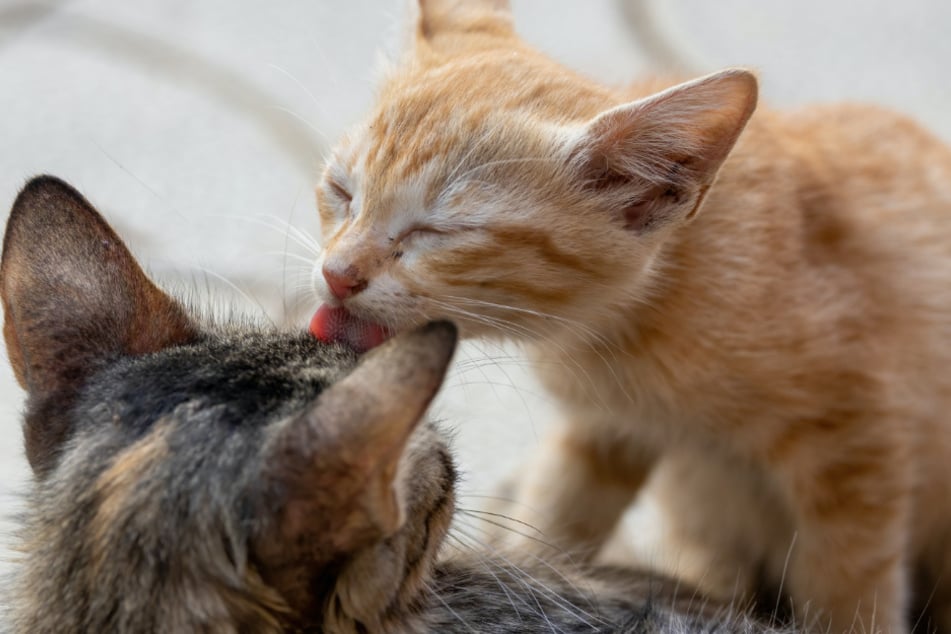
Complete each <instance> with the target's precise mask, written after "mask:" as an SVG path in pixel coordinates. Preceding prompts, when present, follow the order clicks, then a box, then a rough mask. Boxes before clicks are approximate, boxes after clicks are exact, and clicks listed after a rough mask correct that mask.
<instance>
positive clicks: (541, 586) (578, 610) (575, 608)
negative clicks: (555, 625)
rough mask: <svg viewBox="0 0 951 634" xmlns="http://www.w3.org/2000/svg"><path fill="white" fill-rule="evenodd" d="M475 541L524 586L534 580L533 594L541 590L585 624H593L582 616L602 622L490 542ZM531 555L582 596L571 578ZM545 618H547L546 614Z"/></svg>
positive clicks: (592, 625)
mask: <svg viewBox="0 0 951 634" xmlns="http://www.w3.org/2000/svg"><path fill="white" fill-rule="evenodd" d="M490 523H491V522H490ZM469 528H473V529H476V530H480V529H478V527H475V526H469ZM462 534H463V535H465V536H467V537H469V538H470V539H475V538H473V537H472V536H471V535H468V534H466V533H465V532H463V533H462ZM476 541H477V543H479V545H480V547H481V548H483V549H487V550H489V551H490V552H491V553H492V555H493V556H495V557H498V558H499V559H501V560H502V561H503V562H505V563H506V564H507V565H509V566H511V567H512V568H513V569H514V570H515V571H517V572H518V573H519V574H520V575H521V580H522V581H521V582H522V584H523V585H524V586H525V587H526V588H529V586H528V585H527V584H526V583H525V581H524V580H525V579H529V580H532V581H534V582H535V584H537V586H536V587H534V588H531V589H530V591H531V592H532V593H533V594H534V591H536V590H537V591H539V592H541V593H542V594H543V595H545V596H546V597H547V598H548V599H549V600H550V601H552V602H553V603H555V604H557V605H560V606H561V607H562V608H564V609H566V610H568V611H569V612H572V613H573V614H574V615H575V616H577V617H578V618H580V619H582V620H583V621H585V622H586V624H587V625H588V626H590V627H594V624H593V623H591V622H588V621H587V620H586V619H584V617H590V618H591V619H594V620H595V621H600V622H603V621H602V619H601V618H600V617H599V616H598V615H596V614H591V613H590V612H588V611H587V610H585V609H583V608H582V607H581V606H579V605H577V604H574V603H572V602H570V601H568V600H567V599H565V598H563V597H562V596H561V595H560V594H558V593H557V592H556V591H555V590H553V589H552V588H551V587H550V586H549V585H548V584H546V583H544V582H542V580H541V579H539V578H538V577H535V576H532V575H529V574H528V573H526V572H525V570H524V569H523V568H522V567H521V566H519V565H517V564H516V563H515V562H513V561H512V560H511V559H510V558H509V557H507V556H506V555H505V554H504V553H502V552H501V551H500V550H499V549H497V548H495V547H493V546H492V545H491V544H488V543H485V542H481V541H479V540H476ZM531 556H532V559H535V560H536V561H538V562H540V563H542V564H543V565H544V566H545V567H546V568H548V569H549V570H551V571H553V572H554V573H555V574H556V575H557V576H558V577H560V578H561V579H562V581H564V582H565V583H567V584H568V586H569V587H571V588H572V589H574V590H576V591H578V592H579V594H582V595H583V596H584V594H583V593H581V589H580V588H578V587H577V585H575V584H574V583H573V582H572V580H570V579H568V578H567V577H565V576H564V575H563V574H562V573H560V572H559V571H558V570H557V569H555V568H554V567H553V566H551V564H549V563H548V562H547V561H546V560H543V559H541V558H540V557H538V556H536V555H531ZM588 603H589V606H590V607H591V608H592V609H595V606H594V605H593V604H592V603H591V602H590V599H588ZM538 607H539V609H540V610H541V609H543V608H542V607H541V605H540V604H539V606H538ZM546 618H547V616H546Z"/></svg>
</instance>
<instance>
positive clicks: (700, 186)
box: [315, 0, 951, 633]
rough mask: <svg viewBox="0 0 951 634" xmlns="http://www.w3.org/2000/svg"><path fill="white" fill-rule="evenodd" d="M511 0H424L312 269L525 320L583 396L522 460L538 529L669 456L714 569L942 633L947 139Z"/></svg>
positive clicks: (570, 533) (351, 156) (382, 306)
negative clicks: (699, 72)
mask: <svg viewBox="0 0 951 634" xmlns="http://www.w3.org/2000/svg"><path fill="white" fill-rule="evenodd" d="M507 4H508V3H507V2H505V1H504V0H472V1H470V2H462V1H453V0H421V1H420V15H419V19H418V22H417V27H416V33H415V37H414V41H413V43H412V45H411V47H410V50H409V52H408V54H407V56H406V58H405V59H404V60H402V61H401V62H400V63H399V64H397V65H396V66H395V68H394V69H393V70H392V72H391V73H390V74H389V75H388V77H387V78H386V80H385V81H384V82H383V85H382V87H381V89H380V92H379V98H378V101H377V104H376V106H375V107H374V109H373V111H372V112H371V113H370V115H369V117H368V119H367V120H366V123H365V124H363V125H362V126H360V127H358V128H357V129H356V130H355V131H354V132H353V133H352V134H351V135H350V136H348V137H347V138H345V139H344V140H343V141H342V142H341V143H340V145H339V146H338V148H337V150H336V152H335V154H334V156H333V158H332V159H331V161H330V162H329V164H328V167H327V169H326V172H325V174H324V177H323V181H322V183H321V185H320V186H319V188H318V190H317V197H318V207H319V211H320V214H321V218H322V221H323V226H324V236H325V252H324V254H323V256H322V257H321V259H320V261H319V262H318V265H317V269H316V270H315V287H316V289H317V292H318V294H320V296H321V297H322V299H323V300H324V301H326V302H328V303H331V304H333V305H341V304H342V305H343V306H345V307H346V308H347V309H348V310H349V311H350V312H351V313H353V314H354V315H356V316H357V317H360V318H363V319H369V320H375V321H377V322H380V323H382V324H385V325H387V326H389V327H390V328H391V329H393V330H397V331H398V330H402V329H404V328H406V327H408V326H410V325H412V324H416V323H419V322H421V321H423V320H425V319H430V318H433V317H451V318H453V319H456V320H457V321H458V323H459V325H460V327H461V330H462V333H463V334H464V335H465V336H469V337H473V336H500V335H501V336H506V337H509V338H513V339H516V340H519V341H521V342H524V343H526V344H527V345H528V346H529V349H530V350H531V352H532V354H533V355H534V357H535V358H536V359H537V361H538V363H537V368H538V373H539V376H540V378H541V380H542V381H543V383H544V384H545V385H546V386H547V387H548V388H549V390H550V391H551V393H552V394H553V395H554V396H555V397H556V398H557V399H558V401H559V402H560V404H561V406H562V409H563V411H564V414H565V417H566V426H565V429H564V431H563V432H562V433H561V434H560V435H559V436H558V437H557V438H554V439H553V440H552V442H551V443H550V445H549V446H548V447H547V448H546V449H545V450H544V451H542V452H541V453H540V455H539V457H538V460H537V461H536V462H535V463H533V464H532V466H531V467H530V468H527V469H526V474H525V479H524V481H523V482H522V483H521V486H520V497H521V499H522V501H523V502H525V505H526V506H528V507H533V508H537V509H542V510H543V511H544V513H543V514H542V516H541V517H536V518H533V521H535V522H537V523H539V524H541V526H542V527H543V528H544V529H545V531H546V533H547V534H548V535H549V536H550V537H552V538H555V539H559V540H561V541H562V542H563V543H565V544H571V545H575V546H579V545H585V546H597V545H599V544H601V543H602V541H603V540H604V539H605V538H606V537H607V535H608V534H609V533H610V532H611V530H612V529H613V528H614V526H615V524H616V521H617V519H618V517H619V516H620V514H621V512H622V511H623V509H624V508H625V507H626V506H627V505H628V503H629V502H630V501H631V500H632V499H633V497H634V496H635V494H636V493H637V492H638V490H639V489H640V487H641V485H642V484H643V483H644V482H645V480H646V478H647V476H648V474H649V473H650V472H651V471H652V468H653V467H654V465H655V464H657V462H658V459H659V458H661V457H662V456H663V457H664V458H665V461H664V469H661V470H659V471H660V473H659V474H658V475H661V474H664V475H671V476H676V481H673V480H670V479H668V480H667V481H664V478H661V477H659V478H658V480H659V482H658V485H657V486H658V487H659V488H660V489H661V490H662V491H663V492H664V495H663V496H662V499H663V502H664V503H665V504H667V505H669V506H670V507H671V509H672V510H675V511H676V512H675V513H672V515H673V516H674V524H675V525H674V526H673V528H672V531H673V532H672V536H671V541H672V542H673V544H672V545H673V548H674V549H675V550H677V549H682V550H683V552H698V553H703V552H706V553H707V555H704V554H698V555H697V557H695V558H694V561H695V562H697V564H696V568H697V569H695V570H691V566H690V562H689V561H688V562H687V563H686V568H685V569H684V570H683V571H682V572H684V573H685V574H693V575H694V576H695V577H696V580H697V581H699V582H704V581H706V583H705V585H707V586H708V590H713V591H719V592H725V593H727V594H729V593H732V591H733V589H734V586H735V585H736V584H739V587H740V588H741V589H745V590H747V591H749V592H751V593H753V592H755V590H756V588H755V587H754V586H756V585H757V584H758V583H759V582H760V581H764V582H766V583H768V584H772V585H774V586H775V585H779V584H782V585H783V586H784V588H785V590H786V591H787V592H788V595H789V596H790V597H791V599H792V602H793V604H794V605H795V608H796V609H797V610H798V611H799V612H800V614H807V613H808V614H810V615H812V614H816V613H819V614H821V615H823V618H824V619H826V621H827V622H828V624H829V625H830V627H831V628H832V629H831V631H835V632H838V631H846V630H850V629H853V628H854V629H857V630H862V631H887V632H899V633H900V632H907V631H909V629H910V628H911V626H912V624H914V623H915V622H917V619H918V614H919V613H920V610H919V608H920V607H921V606H923V605H924V604H928V605H929V606H930V608H931V610H932V611H931V617H930V618H932V619H933V620H932V622H933V623H934V624H936V625H937V627H938V629H939V630H940V631H942V632H951V421H949V415H951V414H949V412H951V375H949V373H948V371H947V368H948V367H949V364H951V343H949V342H951V152H949V150H948V148H947V147H946V146H944V145H943V144H942V143H940V142H939V141H938V140H936V139H935V138H934V137H933V136H932V135H930V134H929V133H928V132H927V131H925V130H923V129H922V128H921V127H919V126H918V125H917V124H915V123H914V122H912V121H910V120H908V119H906V118H904V117H902V116H899V115H896V114H893V113H890V112H886V111H883V110H880V109H877V108H874V107H867V106H857V105H838V106H826V107H810V108H805V109H802V110H798V111H789V112H779V111H773V110H769V109H766V108H759V109H758V110H757V112H756V114H755V115H753V116H751V113H752V112H753V110H754V108H755V105H756V100H757V83H756V80H755V78H754V77H753V75H751V74H750V73H748V72H746V71H741V70H728V71H724V72H721V73H717V74H714V75H711V76H708V77H705V78H702V79H700V80H696V81H693V82H689V83H686V84H681V85H679V86H675V87H673V88H670V89H667V90H664V91H662V92H660V93H658V92H657V91H658V90H661V89H662V88H664V86H663V85H660V84H657V83H646V84H642V85H638V86H633V87H630V88H626V89H623V90H619V89H613V88H608V87H604V86H600V85H598V84H595V83H593V82H591V81H589V80H587V79H585V78H582V77H579V76H578V75H577V74H575V73H573V72H571V71H569V70H566V69H564V68H562V67H561V66H559V65H557V64H555V63H554V62H552V61H551V60H549V59H547V58H546V57H544V56H543V55H541V54H540V53H538V52H536V51H534V50H532V49H531V48H529V47H528V46H527V45H526V44H525V43H523V42H522V41H521V40H519V39H518V38H517V36H516V35H515V33H514V30H513V27H512V22H511V16H510V14H509V11H508V7H507ZM322 272H330V273H333V274H335V275H337V276H338V277H340V276H342V277H343V278H344V279H349V280H350V282H351V287H352V289H353V293H352V295H350V296H347V297H344V298H342V299H340V298H336V297H334V296H332V295H331V294H330V293H329V291H328V289H327V286H326V284H324V283H323V280H322V279H321V273H322ZM678 464H679V466H677V465H678ZM668 465H669V466H668ZM714 483H716V485H717V486H714ZM727 503H729V504H731V505H732V506H731V509H732V510H731V511H730V513H729V517H725V515H727V513H725V512H724V511H723V507H724V504H727ZM711 553H712V555H711ZM730 553H736V554H735V556H733V557H732V559H730V558H729V557H727V555H728V554H730ZM724 558H727V559H728V560H727V561H724ZM714 559H719V564H718V569H717V570H714V571H712V572H711V571H710V570H709V569H707V568H708V566H707V564H708V563H709V562H710V561H713V560H714ZM738 575H739V576H738ZM738 579H739V581H738ZM724 583H726V584H727V585H726V587H724V585H723V584H724ZM920 623H922V624H923V623H926V621H924V620H922V621H920Z"/></svg>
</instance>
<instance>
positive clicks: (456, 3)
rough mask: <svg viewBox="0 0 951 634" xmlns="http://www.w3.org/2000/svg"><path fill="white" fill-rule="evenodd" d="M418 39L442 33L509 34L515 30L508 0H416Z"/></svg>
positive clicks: (422, 39) (427, 38) (430, 37)
mask: <svg viewBox="0 0 951 634" xmlns="http://www.w3.org/2000/svg"><path fill="white" fill-rule="evenodd" d="M417 2H418V8H419V14H418V18H417V21H416V38H417V40H418V41H421V42H427V43H432V42H433V41H434V40H436V39H437V38H438V37H439V36H441V35H452V36H456V37H458V36H459V35H475V34H479V35H490V36H508V35H511V34H512V33H514V28H513V25H512V11H511V9H510V7H509V1H508V0H417Z"/></svg>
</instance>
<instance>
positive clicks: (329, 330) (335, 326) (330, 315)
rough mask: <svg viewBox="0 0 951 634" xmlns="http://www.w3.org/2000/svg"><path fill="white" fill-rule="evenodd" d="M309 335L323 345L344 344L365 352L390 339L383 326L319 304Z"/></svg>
mask: <svg viewBox="0 0 951 634" xmlns="http://www.w3.org/2000/svg"><path fill="white" fill-rule="evenodd" d="M310 333H311V334H312V335H314V337H316V338H317V339H319V340H321V341H323V342H325V343H338V342H340V343H345V344H347V345H349V346H350V347H351V348H353V349H355V350H357V351H359V352H365V351H367V350H369V349H371V348H375V347H376V346H378V345H380V344H381V343H383V342H384V341H386V340H387V339H389V338H390V336H392V334H393V333H391V332H390V331H389V329H387V328H386V327H385V326H382V325H380V324H377V323H374V322H371V321H367V320H364V319H360V318H358V317H355V316H354V315H353V314H352V313H351V312H350V311H348V310H347V309H346V308H344V307H343V306H331V305H330V304H321V306H320V308H318V309H317V312H316V313H314V316H313V317H312V318H311V320H310Z"/></svg>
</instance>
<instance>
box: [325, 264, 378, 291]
mask: <svg viewBox="0 0 951 634" xmlns="http://www.w3.org/2000/svg"><path fill="white" fill-rule="evenodd" d="M321 272H322V273H323V274H324V279H325V280H327V286H329V287H330V292H331V293H332V294H333V296H334V297H336V298H337V299H346V298H348V297H350V296H352V295H356V294H357V293H359V292H360V291H362V290H363V289H365V288H366V287H367V281H366V280H365V279H363V278H361V277H360V275H359V273H358V271H357V268H356V267H355V266H348V267H347V268H346V269H345V270H343V271H338V270H335V269H333V268H331V267H328V266H327V265H326V264H325V265H324V266H323V268H322V269H321Z"/></svg>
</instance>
